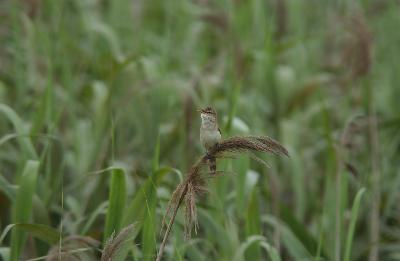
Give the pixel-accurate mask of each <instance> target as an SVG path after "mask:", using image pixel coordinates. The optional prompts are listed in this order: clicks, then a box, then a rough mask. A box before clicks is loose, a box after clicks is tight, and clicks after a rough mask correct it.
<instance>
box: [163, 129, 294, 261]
mask: <svg viewBox="0 0 400 261" xmlns="http://www.w3.org/2000/svg"><path fill="white" fill-rule="evenodd" d="M255 152H267V153H273V154H275V155H279V156H289V153H288V151H287V150H286V149H285V148H284V147H283V146H282V145H281V144H280V143H279V142H277V141H275V140H273V139H271V138H269V137H265V136H247V137H232V138H228V139H225V140H222V141H221V142H220V143H218V144H217V145H215V146H214V147H213V148H211V149H210V150H209V151H208V154H205V155H203V156H202V157H201V158H200V159H199V160H198V161H197V162H196V164H194V165H193V166H192V168H191V169H190V171H189V173H188V175H187V176H186V179H185V180H184V181H183V182H182V183H181V184H179V185H178V186H177V188H176V189H175V191H174V192H173V194H172V197H171V200H170V202H169V203H168V206H167V210H166V213H165V216H164V219H163V222H162V228H161V231H163V230H164V228H165V227H166V230H165V232H164V237H163V241H162V243H161V246H160V250H159V252H158V255H157V259H156V260H157V261H160V260H161V257H162V255H163V252H164V248H165V245H166V242H167V240H168V236H169V234H170V232H171V229H172V225H173V224H174V222H175V217H176V215H177V213H178V209H179V207H180V206H181V204H182V202H183V201H185V237H186V238H189V237H190V236H191V231H192V229H193V227H194V230H195V232H196V233H197V229H198V222H197V211H196V198H197V197H198V196H200V195H202V194H204V193H205V192H206V191H207V179H208V178H210V177H214V176H215V175H210V174H209V173H208V172H207V171H204V170H207V169H208V168H205V167H207V164H208V162H209V161H208V159H209V158H210V157H215V158H216V159H218V158H219V159H220V158H226V157H229V156H231V155H236V154H242V153H250V154H252V155H253V153H255ZM167 219H169V222H168V225H167V224H166V220H167Z"/></svg>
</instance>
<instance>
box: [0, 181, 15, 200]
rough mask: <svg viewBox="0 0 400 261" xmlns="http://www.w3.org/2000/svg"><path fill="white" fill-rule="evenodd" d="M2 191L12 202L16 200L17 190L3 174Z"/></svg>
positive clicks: (0, 182) (0, 189)
mask: <svg viewBox="0 0 400 261" xmlns="http://www.w3.org/2000/svg"><path fill="white" fill-rule="evenodd" d="M0 191H2V192H3V193H4V195H6V196H7V198H8V199H9V200H10V201H11V202H12V201H14V200H15V195H16V194H17V193H16V188H15V187H13V185H11V184H10V183H9V182H8V180H6V179H5V178H4V177H3V175H2V174H0Z"/></svg>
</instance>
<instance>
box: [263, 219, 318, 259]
mask: <svg viewBox="0 0 400 261" xmlns="http://www.w3.org/2000/svg"><path fill="white" fill-rule="evenodd" d="M262 221H264V222H266V223H267V224H269V225H271V226H273V227H277V226H280V230H281V236H282V242H283V244H284V245H285V247H286V248H287V250H288V252H289V253H290V255H291V256H292V258H293V259H294V260H303V259H310V258H311V254H310V253H309V252H308V250H307V248H306V247H305V246H304V244H303V242H302V241H301V240H299V239H298V238H297V236H296V235H295V234H294V233H293V231H292V230H291V229H290V227H288V226H287V225H286V224H285V223H283V222H280V221H278V220H277V219H276V218H275V217H273V216H264V217H263V218H262Z"/></svg>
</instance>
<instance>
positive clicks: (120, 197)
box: [103, 169, 126, 242]
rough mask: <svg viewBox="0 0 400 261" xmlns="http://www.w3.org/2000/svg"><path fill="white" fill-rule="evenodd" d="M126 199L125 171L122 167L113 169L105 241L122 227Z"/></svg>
mask: <svg viewBox="0 0 400 261" xmlns="http://www.w3.org/2000/svg"><path fill="white" fill-rule="evenodd" d="M125 199H126V183H125V173H124V171H123V170H122V169H113V170H112V173H111V185H110V195H109V205H108V211H107V216H106V225H105V229H104V240H103V242H105V241H106V240H107V239H108V238H109V237H110V236H111V234H112V233H113V232H114V231H115V233H118V232H119V230H120V229H121V222H122V214H123V211H124V209H125Z"/></svg>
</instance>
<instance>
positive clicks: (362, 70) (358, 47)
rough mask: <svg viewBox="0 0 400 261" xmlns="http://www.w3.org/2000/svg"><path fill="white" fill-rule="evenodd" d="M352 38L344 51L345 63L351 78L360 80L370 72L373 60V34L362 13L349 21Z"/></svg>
mask: <svg viewBox="0 0 400 261" xmlns="http://www.w3.org/2000/svg"><path fill="white" fill-rule="evenodd" d="M347 24H348V28H349V32H350V37H349V39H348V41H347V42H346V44H345V48H344V50H343V62H344V64H347V65H348V66H349V69H350V71H351V76H350V77H351V78H352V79H358V78H359V77H361V76H364V75H366V74H367V73H368V72H369V71H370V67H371V59H372V33H371V32H370V30H369V28H368V24H367V22H366V20H365V17H364V15H363V14H362V13H358V14H356V15H354V16H352V17H350V18H349V20H348V23H347Z"/></svg>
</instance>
